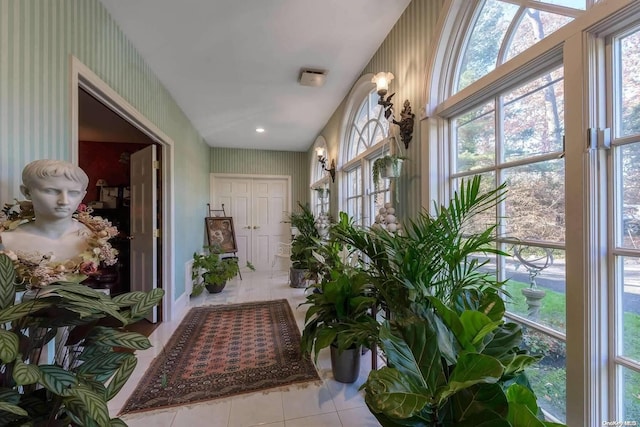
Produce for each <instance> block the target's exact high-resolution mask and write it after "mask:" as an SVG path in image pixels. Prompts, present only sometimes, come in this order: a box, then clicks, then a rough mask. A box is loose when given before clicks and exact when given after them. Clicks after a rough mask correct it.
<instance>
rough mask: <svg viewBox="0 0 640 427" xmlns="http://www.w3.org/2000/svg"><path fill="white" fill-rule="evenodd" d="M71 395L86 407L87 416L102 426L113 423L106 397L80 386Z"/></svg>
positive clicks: (71, 390) (71, 391)
mask: <svg viewBox="0 0 640 427" xmlns="http://www.w3.org/2000/svg"><path fill="white" fill-rule="evenodd" d="M69 395H70V396H72V397H73V398H76V399H77V400H78V401H79V402H80V404H81V405H82V406H83V407H84V409H85V410H86V412H87V414H88V415H89V416H90V417H91V418H92V419H93V420H94V421H95V422H96V423H97V424H98V425H100V426H107V425H109V424H110V423H111V419H110V418H109V409H108V408H107V404H106V402H105V400H104V396H102V395H100V394H98V393H96V392H95V391H93V390H92V389H91V388H89V387H87V386H85V385H83V384H80V385H78V386H77V387H74V388H72V389H70V390H69Z"/></svg>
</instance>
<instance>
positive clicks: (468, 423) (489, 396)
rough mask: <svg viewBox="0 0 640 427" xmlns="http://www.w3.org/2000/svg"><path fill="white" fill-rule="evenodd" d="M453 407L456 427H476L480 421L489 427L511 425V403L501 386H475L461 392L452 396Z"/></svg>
mask: <svg viewBox="0 0 640 427" xmlns="http://www.w3.org/2000/svg"><path fill="white" fill-rule="evenodd" d="M451 405H452V406H453V409H454V410H453V414H454V417H455V420H454V421H455V425H456V426H460V427H475V426H477V425H479V421H480V420H482V422H484V423H487V425H504V423H506V425H509V423H508V422H507V421H506V417H507V415H508V413H509V403H508V402H507V398H506V396H505V394H504V391H503V390H502V387H501V386H500V385H499V384H475V385H473V386H471V387H469V388H467V389H464V390H461V391H459V392H458V393H455V394H454V395H453V396H451ZM498 422H499V423H498ZM493 423H498V424H493Z"/></svg>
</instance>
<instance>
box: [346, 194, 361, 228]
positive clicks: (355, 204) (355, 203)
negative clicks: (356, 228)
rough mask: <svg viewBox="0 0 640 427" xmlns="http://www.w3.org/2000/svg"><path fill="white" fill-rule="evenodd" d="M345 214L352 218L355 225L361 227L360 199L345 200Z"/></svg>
mask: <svg viewBox="0 0 640 427" xmlns="http://www.w3.org/2000/svg"><path fill="white" fill-rule="evenodd" d="M347 209H348V210H347V214H348V215H349V216H350V217H352V218H353V221H354V223H355V224H357V225H362V198H360V197H358V198H355V199H349V200H347Z"/></svg>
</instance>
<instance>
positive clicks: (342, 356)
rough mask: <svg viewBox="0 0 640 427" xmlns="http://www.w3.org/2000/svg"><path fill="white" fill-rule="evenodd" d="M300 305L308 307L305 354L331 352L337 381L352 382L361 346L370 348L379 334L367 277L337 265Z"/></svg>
mask: <svg viewBox="0 0 640 427" xmlns="http://www.w3.org/2000/svg"><path fill="white" fill-rule="evenodd" d="M314 287H315V288H317V290H318V291H317V292H311V293H309V295H307V297H306V301H305V302H304V303H302V304H301V305H308V306H309V307H308V309H307V313H306V316H305V326H304V329H303V331H302V341H301V346H302V351H303V353H305V354H312V353H313V354H314V359H315V361H316V362H317V359H318V353H319V352H320V350H322V349H323V348H326V347H330V351H331V369H332V372H333V377H334V379H335V380H336V381H339V382H343V383H352V382H354V381H356V379H357V378H358V373H359V370H360V356H361V348H362V346H365V347H369V346H370V343H371V342H372V340H374V339H375V338H374V337H375V336H376V335H377V322H376V320H375V319H374V318H373V317H372V316H371V314H370V311H371V309H372V307H373V306H374V304H375V303H376V299H375V297H374V296H373V292H372V288H371V285H370V283H369V282H368V280H367V277H366V275H364V274H362V273H361V272H359V271H358V270H356V269H353V268H350V267H348V266H345V265H339V266H335V267H334V268H332V269H331V271H330V274H329V275H328V276H325V277H324V278H323V280H322V281H321V282H320V283H319V284H317V285H314Z"/></svg>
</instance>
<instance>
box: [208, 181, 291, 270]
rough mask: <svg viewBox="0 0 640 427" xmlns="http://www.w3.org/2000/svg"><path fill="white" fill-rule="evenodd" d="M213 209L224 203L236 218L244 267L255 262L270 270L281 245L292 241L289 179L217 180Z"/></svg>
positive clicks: (234, 219) (227, 212)
mask: <svg viewBox="0 0 640 427" xmlns="http://www.w3.org/2000/svg"><path fill="white" fill-rule="evenodd" d="M213 192H214V197H213V198H212V199H213V202H212V209H221V206H222V203H224V206H225V211H226V214H227V216H231V217H233V222H234V227H235V231H236V239H237V242H238V257H239V261H240V265H241V266H244V265H245V263H246V261H249V262H251V263H252V264H253V265H254V267H255V268H256V270H257V271H269V270H270V269H271V263H272V261H273V255H274V254H275V253H276V251H277V247H278V242H280V241H283V242H288V241H289V238H290V231H289V229H290V228H289V225H288V224H286V223H285V222H284V221H286V220H287V217H288V211H289V198H290V197H289V181H288V180H287V179H286V178H216V179H215V184H214V187H213Z"/></svg>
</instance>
